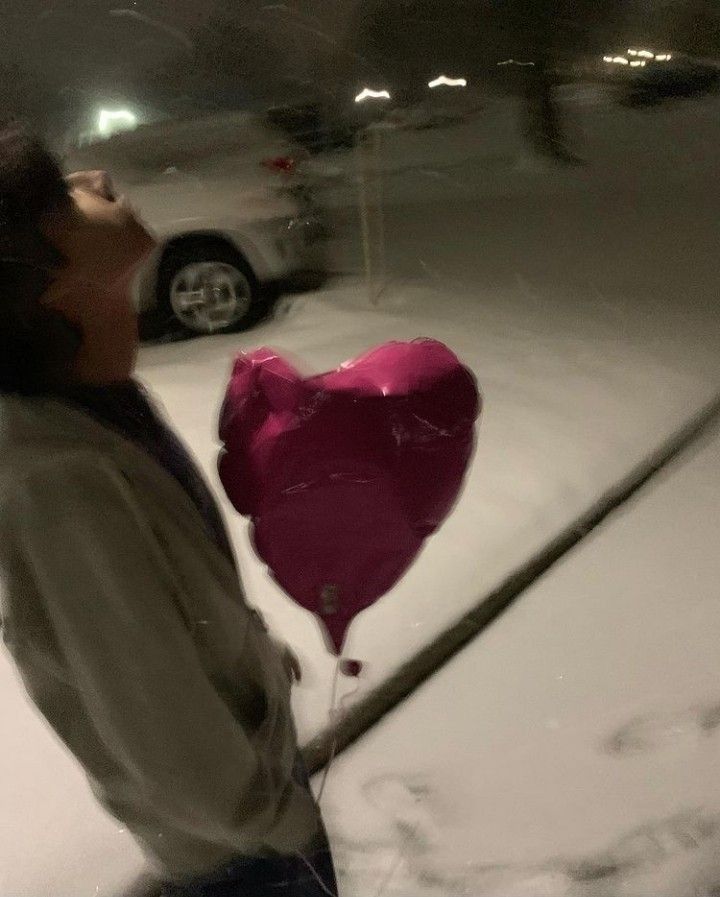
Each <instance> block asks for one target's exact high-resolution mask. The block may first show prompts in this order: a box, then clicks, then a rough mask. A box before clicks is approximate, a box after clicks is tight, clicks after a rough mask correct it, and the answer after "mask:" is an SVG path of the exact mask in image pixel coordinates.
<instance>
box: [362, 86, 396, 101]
mask: <svg viewBox="0 0 720 897" xmlns="http://www.w3.org/2000/svg"><path fill="white" fill-rule="evenodd" d="M389 99H390V94H389V93H388V91H387V90H371V89H370V88H369V87H364V88H363V89H362V90H361V91H360V93H359V94H358V95H357V96H356V97H355V102H356V103H364V102H365V100H389Z"/></svg>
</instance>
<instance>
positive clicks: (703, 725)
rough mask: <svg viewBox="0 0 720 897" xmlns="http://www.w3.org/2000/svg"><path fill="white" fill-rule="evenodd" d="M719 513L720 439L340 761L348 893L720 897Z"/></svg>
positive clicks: (339, 827) (694, 454) (593, 540)
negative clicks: (717, 896)
mask: <svg viewBox="0 0 720 897" xmlns="http://www.w3.org/2000/svg"><path fill="white" fill-rule="evenodd" d="M718 508H720V434H719V433H718V431H717V429H716V430H715V432H714V434H712V436H711V437H707V438H706V439H705V440H704V442H703V443H702V444H700V445H698V446H695V447H694V448H692V449H691V450H689V451H686V452H685V453H684V455H683V456H681V457H680V458H679V459H677V460H676V461H675V462H674V463H673V464H672V465H671V466H670V467H669V468H667V469H666V470H665V471H663V472H662V473H661V474H660V475H659V476H657V477H656V478H655V479H654V480H653V481H652V482H651V484H650V485H648V486H646V487H645V488H644V489H643V490H641V491H640V492H639V493H637V494H636V496H635V498H634V499H633V500H632V501H631V502H629V503H628V504H627V505H626V506H624V507H623V508H622V509H621V510H620V511H618V512H616V513H614V514H613V515H611V516H610V517H609V518H608V519H607V520H606V522H605V523H604V524H603V525H602V527H600V528H599V529H597V530H596V531H595V532H594V533H593V534H592V535H591V536H590V537H589V538H587V539H586V540H585V541H584V542H583V543H582V544H581V545H580V546H579V547H578V548H577V549H575V550H574V552H572V553H571V554H570V555H569V556H567V557H566V558H565V559H564V560H563V561H561V562H560V563H559V564H558V565H557V566H556V567H555V568H553V569H552V570H551V571H550V572H549V573H548V574H547V575H546V576H545V577H543V578H542V579H541V580H540V581H538V582H537V583H536V584H535V585H534V586H533V587H532V588H530V589H529V590H528V591H527V592H526V593H525V594H524V595H523V596H522V599H521V600H520V601H518V602H517V603H516V604H515V605H513V606H512V608H511V609H510V610H509V611H508V612H506V613H505V614H504V615H503V616H502V617H501V618H500V619H499V620H498V621H496V622H495V623H494V624H493V625H492V626H491V627H490V628H488V629H487V630H485V631H484V632H483V633H482V635H481V636H479V637H478V638H476V639H475V640H474V641H473V642H472V643H471V644H470V645H469V646H468V647H467V648H466V649H464V650H463V651H462V652H461V653H460V654H458V655H456V657H455V658H453V660H452V661H451V662H450V663H448V664H447V665H446V666H445V667H444V668H443V669H442V670H441V671H439V672H437V673H436V674H435V676H434V677H433V678H432V679H431V680H430V681H429V682H427V683H426V684H425V685H424V686H423V687H422V688H421V689H420V690H419V691H418V692H416V693H415V694H414V695H413V696H412V697H411V698H410V699H409V700H407V701H406V702H405V703H403V704H401V705H400V706H399V707H397V708H396V709H395V710H394V711H393V712H392V713H391V714H390V715H389V716H388V717H386V718H385V720H383V721H382V722H381V723H380V724H379V725H378V726H376V727H375V728H374V729H373V730H372V731H371V732H370V733H369V734H368V735H366V736H365V737H364V738H363V739H362V740H361V741H360V742H358V743H357V744H356V745H354V746H353V747H351V748H350V749H348V750H346V751H345V753H344V754H343V755H342V756H341V757H340V758H338V759H337V760H336V761H335V763H334V764H333V765H332V767H331V770H330V773H329V777H328V780H327V785H326V789H325V792H324V797H323V801H322V806H323V813H324V816H325V819H326V822H327V825H328V828H329V831H330V832H331V840H332V842H333V848H334V850H335V854H336V858H337V862H338V866H339V869H340V883H341V893H343V894H348V895H350V894H367V895H370V894H372V895H373V897H381V895H382V897H392V895H396V897H401V895H402V897H409V895H411V894H412V895H416V897H429V895H433V897H436V895H437V897H453V895H473V897H482V895H488V897H499V895H503V897H520V895H533V897H540V895H546V897H591V895H601V894H602V895H609V894H612V895H613V897H630V895H632V897H644V895H647V897H663V895H666V897H690V895H696V897H701V895H705V897H709V895H711V894H717V888H718V886H720V784H719V783H720V777H719V776H718V773H719V772H720V754H719V753H718V739H719V738H720V692H719V691H718V678H717V634H718V631H720V604H718V601H717V583H718V580H719V579H720V555H718V552H717V533H718V527H719V526H720V512H719V511H718ZM450 757H452V762H448V760H449V758H450ZM315 786H316V787H317V782H316V783H315Z"/></svg>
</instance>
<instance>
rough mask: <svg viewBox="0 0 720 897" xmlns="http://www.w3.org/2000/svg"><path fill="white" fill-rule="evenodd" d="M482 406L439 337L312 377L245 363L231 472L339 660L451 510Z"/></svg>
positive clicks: (244, 510)
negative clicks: (355, 624)
mask: <svg viewBox="0 0 720 897" xmlns="http://www.w3.org/2000/svg"><path fill="white" fill-rule="evenodd" d="M480 405H481V403H480V396H479V394H478V388H477V384H476V381H475V377H474V376H473V374H472V373H471V372H470V371H469V370H468V368H466V367H464V366H463V365H462V364H461V363H460V361H458V359H457V358H456V357H455V355H453V353H452V352H451V351H450V350H449V349H448V348H447V347H446V346H444V345H443V344H442V343H439V342H436V341H434V340H428V339H423V340H414V341H413V342H409V343H397V342H393V343H387V344H385V345H383V346H380V347H379V348H377V349H374V350H372V351H370V352H368V353H367V354H365V355H362V356H360V357H359V358H357V359H355V360H354V361H349V362H346V363H345V364H343V365H342V366H341V367H340V368H338V369H337V370H335V371H331V372H329V373H326V374H320V375H317V376H314V377H309V378H303V377H302V376H301V375H300V374H299V373H298V372H297V371H296V370H295V369H294V368H293V367H292V366H291V365H289V364H288V363H287V362H286V361H284V360H283V359H282V358H280V357H279V356H278V355H277V354H276V353H274V352H273V351H271V350H270V349H259V350H258V351H256V352H252V353H249V354H241V355H240V356H239V357H238V358H237V359H236V361H235V365H234V369H233V374H232V378H231V381H230V385H229V387H228V390H227V395H226V397H225V402H224V405H223V409H222V413H221V419H220V438H221V440H222V442H223V444H224V449H223V451H222V452H221V455H220V460H219V471H220V479H221V480H222V483H223V486H224V487H225V491H226V492H227V495H228V497H229V499H230V501H231V502H232V504H233V505H234V507H235V508H236V509H237V510H238V511H239V512H240V513H241V514H243V515H245V516H247V517H250V518H252V523H253V530H254V533H253V540H254V544H255V549H256V551H257V553H258V555H259V556H260V557H261V558H262V559H263V561H264V562H265V563H266V564H267V566H268V568H269V569H270V572H271V574H272V575H273V577H274V578H275V580H276V581H277V582H278V583H279V584H280V586H281V587H282V588H283V589H284V590H285V592H287V594H288V595H290V597H291V598H293V599H294V600H295V601H296V602H297V603H298V604H300V605H301V606H302V607H304V608H307V609H308V610H310V611H312V612H313V613H315V614H317V615H318V616H319V617H320V618H321V620H322V621H323V623H324V625H325V628H326V629H327V632H328V634H329V636H330V642H331V645H332V648H333V650H334V651H335V652H336V653H337V654H340V652H341V649H342V643H343V640H344V638H345V633H346V631H347V627H348V625H349V624H350V622H351V620H352V619H353V617H354V616H355V615H356V614H357V613H358V612H359V611H361V610H363V609H364V608H366V607H368V606H369V605H371V604H372V603H373V602H374V601H376V600H377V599H378V598H380V597H381V596H382V595H384V594H385V592H387V591H388V590H389V589H390V588H392V586H393V585H395V583H396V582H397V581H398V580H399V579H400V577H401V576H402V575H403V573H405V571H406V570H407V569H408V567H409V566H410V565H411V564H412V562H413V560H414V559H415V557H416V556H417V554H418V552H419V551H420V548H421V547H422V544H423V541H424V539H425V538H426V537H427V536H429V535H430V534H431V533H432V532H434V531H435V530H436V529H437V528H438V526H439V525H440V524H441V523H442V521H443V520H444V519H445V517H446V516H447V514H448V513H449V512H450V510H451V508H452V506H453V504H454V502H455V500H456V499H457V496H458V493H459V491H460V487H461V485H462V481H463V477H464V475H465V471H466V469H467V466H468V463H469V461H470V457H471V455H472V451H473V446H474V426H475V420H476V418H477V417H478V414H479V412H480Z"/></svg>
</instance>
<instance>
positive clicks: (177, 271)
mask: <svg viewBox="0 0 720 897" xmlns="http://www.w3.org/2000/svg"><path fill="white" fill-rule="evenodd" d="M158 306H159V308H160V309H162V310H165V311H167V312H170V313H171V314H172V316H173V318H174V320H175V321H177V323H178V324H180V325H181V327H182V328H183V329H184V330H186V331H188V332H190V333H197V334H204V335H209V334H213V333H230V332H232V331H235V330H241V329H244V328H247V327H250V326H251V325H252V324H254V323H255V322H256V321H257V318H258V312H259V310H260V297H259V287H258V282H257V279H256V278H255V275H254V274H253V272H252V270H251V268H250V266H249V265H248V264H247V262H246V261H245V259H243V257H242V256H241V255H240V254H239V253H238V252H236V251H235V250H234V249H233V248H232V247H230V246H228V245H227V244H225V243H221V242H219V241H205V240H198V241H193V242H186V243H183V244H182V245H180V246H177V247H174V248H171V249H170V250H169V251H168V252H167V253H166V255H165V257H164V259H163V261H162V263H161V266H160V272H159V276H158Z"/></svg>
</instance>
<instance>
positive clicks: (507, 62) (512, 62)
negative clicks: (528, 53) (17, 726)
mask: <svg viewBox="0 0 720 897" xmlns="http://www.w3.org/2000/svg"><path fill="white" fill-rule="evenodd" d="M498 65H535V63H534V62H518V60H517V59H504V60H503V61H502V62H498Z"/></svg>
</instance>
